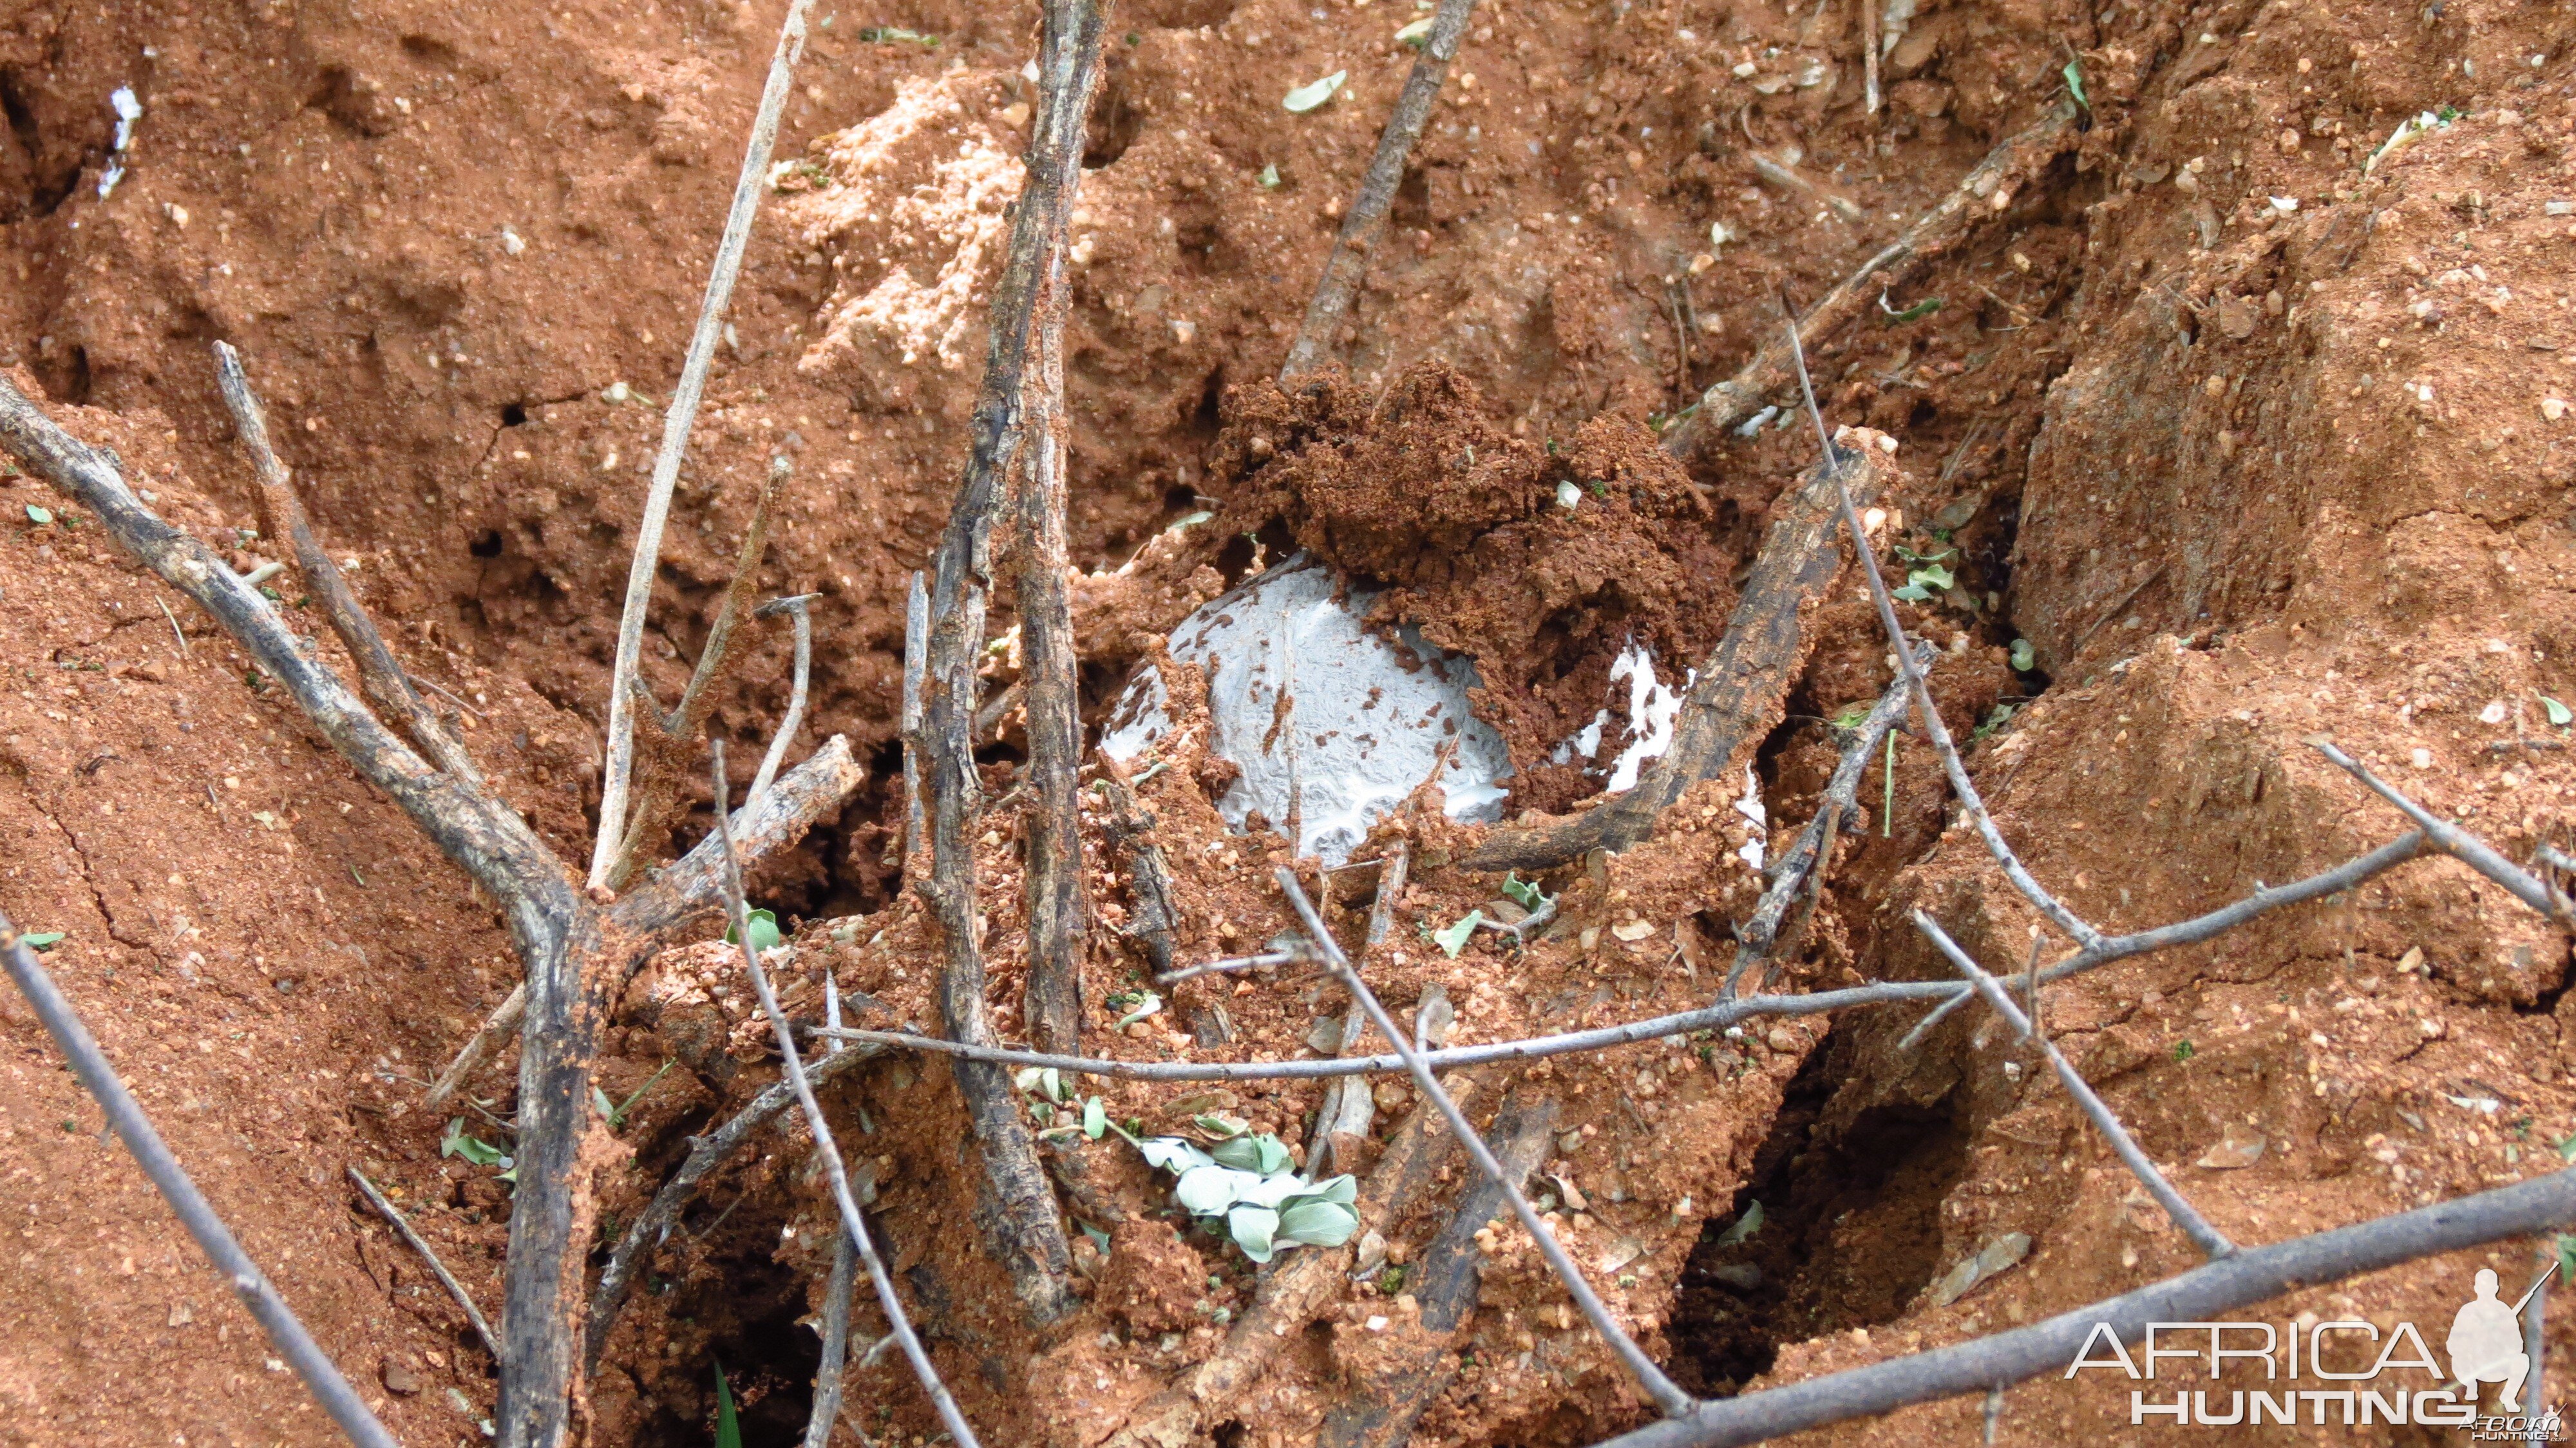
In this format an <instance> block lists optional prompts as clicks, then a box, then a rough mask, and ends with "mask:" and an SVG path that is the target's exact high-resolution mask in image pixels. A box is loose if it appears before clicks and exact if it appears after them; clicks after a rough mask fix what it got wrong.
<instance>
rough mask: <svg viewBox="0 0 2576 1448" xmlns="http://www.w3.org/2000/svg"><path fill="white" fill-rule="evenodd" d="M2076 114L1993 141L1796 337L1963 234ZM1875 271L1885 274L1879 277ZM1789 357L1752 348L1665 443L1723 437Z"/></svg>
mask: <svg viewBox="0 0 2576 1448" xmlns="http://www.w3.org/2000/svg"><path fill="white" fill-rule="evenodd" d="M2075 116H2076V108H2075V103H2074V101H2073V100H2072V99H2067V100H2062V101H2060V102H2059V103H2058V104H2057V105H2056V106H2055V107H2053V108H2052V109H2051V110H2050V111H2049V112H2048V114H2046V115H2044V116H2042V117H2041V118H2040V119H2039V120H2038V121H2037V122H2035V123H2033V124H2032V125H2031V126H2030V127H2029V128H2028V129H2026V130H2024V131H2022V132H2020V133H2019V134H2017V135H2013V136H2009V137H2006V138H2005V139H2004V140H2003V141H2002V142H2000V143H1998V144H1997V145H1996V147H1995V148H1994V149H1993V150H1992V151H1989V152H1988V153H1986V158H1985V159H1984V160H1982V161H1979V162H1978V163H1977V164H1976V166H1975V167H1974V168H1973V169H1971V170H1970V171H1969V172H1968V174H1967V175H1965V176H1963V177H1961V178H1959V184H1958V185H1957V186H1955V187H1953V188H1951V190H1950V192H1949V194H1948V195H1946V196H1944V197H1942V198H1941V201H1940V203H1939V204H1938V205H1936V206H1934V207H1933V208H1932V209H1931V210H1929V211H1927V212H1925V213H1923V215H1922V216H1920V217H1918V218H1917V219H1916V220H1915V222H1914V224H1913V225H1912V226H1909V227H1907V228H1906V230H1905V234H1904V235H1902V236H1900V237H1898V238H1897V239H1896V240H1895V241H1893V242H1891V243H1889V244H1888V245H1887V246H1885V247H1883V248H1881V249H1880V250H1879V252H1878V254H1877V255H1875V256H1872V257H1871V258H1870V259H1869V260H1867V261H1864V262H1862V263H1861V264H1860V266H1859V268H1858V269H1857V270H1855V271H1853V272H1852V273H1851V275H1849V276H1847V277H1845V278H1844V279H1843V280H1842V281H1840V282H1837V283H1835V284H1834V286H1833V287H1832V288H1831V289H1830V290H1828V291H1827V292H1826V293H1825V294H1824V295H1823V296H1821V297H1818V298H1817V299H1816V303H1815V305H1813V306H1811V307H1809V308H1808V309H1807V310H1806V312H1805V314H1804V315H1802V316H1800V317H1799V318H1798V334H1799V336H1800V337H1801V339H1802V340H1803V341H1805V342H1817V341H1822V340H1823V339H1824V336H1825V334H1826V333H1828V332H1830V331H1832V330H1834V329H1835V328H1836V327H1839V326H1841V325H1842V324H1843V323H1845V322H1848V321H1850V320H1852V319H1853V318H1854V317H1857V316H1859V315H1861V314H1862V313H1863V312H1864V311H1866V310H1868V308H1869V306H1870V302H1871V299H1872V298H1873V297H1875V296H1876V295H1877V294H1878V292H1879V291H1880V289H1881V288H1883V287H1887V286H1893V285H1895V284H1897V283H1899V282H1902V281H1903V280H1904V279H1905V278H1906V277H1907V276H1909V275H1911V274H1912V273H1913V271H1914V269H1915V268H1916V267H1917V266H1919V265H1921V264H1922V263H1923V262H1925V261H1927V260H1929V259H1931V258H1932V257H1934V256H1938V255H1941V254H1943V253H1945V252H1947V251H1949V250H1950V247H1951V244H1952V243H1954V242H1956V241H1957V240H1958V239H1959V238H1960V237H1961V236H1963V235H1965V234H1966V233H1967V230H1968V227H1969V225H1970V223H1972V222H1974V221H1975V220H1976V219H1977V218H1978V217H1979V216H1984V215H1992V214H1993V213H1994V212H1995V211H1996V210H1997V209H1998V208H1996V206H1995V205H1994V199H1995V198H1997V197H2004V198H2006V199H2007V200H2009V198H2010V197H2011V195H2012V190H2011V187H2012V182H2011V180H2010V178H2011V177H2012V176H2013V175H2014V174H2015V173H2017V172H2020V171H2023V170H2025V169H2027V170H2032V171H2036V170H2037V169H2039V168H2040V167H2042V166H2045V165H2047V164H2048V162H2049V161H2050V160H2051V159H2053V158H2054V157H2055V156H2056V155H2057V153H2058V152H2060V151H2062V150H2064V149H2065V148H2066V147H2068V146H2070V145H2072V144H2074V143H2075V140H2076V138H2077V133H2076V130H2075ZM1882 275H1884V277H1885V280H1880V278H1881V276H1882ZM1789 362H1790V357H1789V350H1788V349H1787V348H1785V347H1782V346H1780V345H1779V344H1777V343H1772V344H1769V345H1766V346H1764V347H1762V348H1760V349H1759V350H1757V351H1756V352H1755V353H1754V354H1753V358H1752V360H1751V361H1748V362H1746V363H1745V364H1744V365H1743V366H1742V367H1741V368H1739V369H1737V371H1736V373H1735V375H1734V376H1732V377H1729V378H1727V379H1726V380H1725V381H1723V382H1719V383H1716V384H1714V385H1712V386H1710V387H1709V388H1708V389H1707V390H1706V391H1704V392H1702V393H1701V394H1700V397H1699V403H1698V405H1697V406H1696V407H1694V408H1692V409H1691V410H1689V411H1688V412H1686V413H1685V414H1684V415H1682V416H1681V417H1680V418H1678V419H1677V420H1676V421H1675V422H1674V423H1673V425H1672V426H1671V427H1669V428H1667V429H1666V430H1665V432H1664V448H1665V450H1666V451H1669V452H1672V453H1676V454H1687V453H1688V452H1690V451H1691V450H1692V449H1694V448H1696V447H1697V446H1698V445H1699V444H1700V443H1702V442H1704V441H1708V440H1712V439H1718V438H1723V437H1724V436H1725V435H1726V434H1727V433H1729V432H1731V431H1733V430H1734V429H1735V427H1736V425H1737V424H1739V423H1741V422H1743V421H1744V420H1745V419H1747V418H1750V417H1752V416H1753V415H1754V414H1756V413H1758V412H1760V411H1761V410H1762V409H1763V407H1764V406H1766V405H1768V403H1769V400H1770V398H1771V397H1772V396H1773V395H1774V394H1775V393H1777V392H1779V391H1780V390H1781V389H1783V388H1785V387H1786V386H1788V384H1789V383H1790V382H1791V381H1792V380H1794V379H1793V378H1792V376H1791V374H1790V370H1789Z"/></svg>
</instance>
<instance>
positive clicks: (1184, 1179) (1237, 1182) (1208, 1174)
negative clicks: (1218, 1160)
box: [1172, 1164, 1258, 1217]
mask: <svg viewBox="0 0 2576 1448" xmlns="http://www.w3.org/2000/svg"><path fill="white" fill-rule="evenodd" d="M1257 1182H1258V1179H1257V1178H1255V1177H1254V1176H1253V1175H1252V1174H1251V1173H1250V1172H1244V1171H1236V1170H1235V1169H1234V1168H1232V1167H1224V1166H1216V1165H1213V1164H1211V1165H1208V1166H1194V1167H1191V1168H1190V1169H1189V1170H1188V1171H1185V1172H1183V1173H1181V1179H1180V1180H1179V1181H1177V1182H1175V1183H1173V1184H1172V1200H1174V1201H1176V1202H1179V1203H1180V1204H1181V1205H1182V1206H1183V1207H1186V1208H1188V1209H1189V1212H1190V1215H1192V1216H1194V1217H1213V1216H1216V1215H1218V1214H1219V1213H1221V1212H1224V1211H1225V1210H1226V1209H1227V1208H1229V1207H1231V1206H1233V1205H1234V1204H1235V1203H1236V1202H1238V1201H1240V1200H1242V1198H1243V1189H1244V1188H1245V1187H1247V1186H1252V1185H1256V1184H1257Z"/></svg>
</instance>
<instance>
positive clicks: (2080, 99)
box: [2058, 60, 2093, 111]
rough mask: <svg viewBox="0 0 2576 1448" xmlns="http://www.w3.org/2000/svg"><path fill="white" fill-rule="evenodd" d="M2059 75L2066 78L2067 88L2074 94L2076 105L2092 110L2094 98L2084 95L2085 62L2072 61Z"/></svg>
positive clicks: (2067, 63)
mask: <svg viewBox="0 0 2576 1448" xmlns="http://www.w3.org/2000/svg"><path fill="white" fill-rule="evenodd" d="M2058 74H2060V75H2062V76H2064V77H2066V88H2067V90H2068V91H2070V92H2072V93H2073V94H2074V96H2075V103H2076V104H2077V105H2079V106H2082V107H2083V108H2084V109H2085V110H2087V111H2090V110H2092V109H2093V101H2092V98H2091V97H2089V96H2087V95H2085V94H2084V62H2082V61H2080V60H2070V61H2068V62H2066V68H2065V69H2064V70H2062V71H2059V72H2058Z"/></svg>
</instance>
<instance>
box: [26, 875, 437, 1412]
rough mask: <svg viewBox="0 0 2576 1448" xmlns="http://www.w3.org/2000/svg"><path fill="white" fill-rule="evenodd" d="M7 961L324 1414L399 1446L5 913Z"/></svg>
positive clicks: (113, 1121) (92, 1090)
mask: <svg viewBox="0 0 2576 1448" xmlns="http://www.w3.org/2000/svg"><path fill="white" fill-rule="evenodd" d="M0 966H6V967H7V968H8V972H9V978H10V979H11V980H12V981H15V982H16V983H17V986H18V989H19V991H20V992H21V993H23V994H24V995H25V996H26V997H27V1003H28V1004H29V1005H31V1006H34V1007H35V1008H36V1018H37V1019H38V1020H40V1021H42V1022H44V1026H45V1031H46V1033H47V1034H48V1035H51V1036H52V1037H53V1038H54V1044H55V1045H56V1046H58V1047H60V1048H61V1049H62V1053H63V1055H64V1056H65V1057H67V1058H68V1059H69V1060H70V1063H71V1068H72V1075H73V1076H74V1077H76V1078H78V1080H79V1081H80V1084H81V1087H82V1089H84V1090H86V1091H88V1092H89V1094H90V1095H91V1096H92V1097H93V1098H95V1099H96V1100H97V1101H98V1104H99V1109H100V1110H101V1111H103V1112H105V1113H106V1116H107V1124H108V1125H109V1126H111V1127H114V1128H115V1129H116V1134H117V1136H118V1137H119V1138H120V1139H122V1140H123V1141H124V1142H125V1149H126V1150H127V1151H130V1152H132V1153H134V1161H135V1164H136V1165H137V1166H140V1167H142V1168H143V1175H144V1176H145V1177H147V1178H149V1179H150V1180H151V1183H152V1185H153V1188H154V1189H155V1190H157V1191H159V1192H160V1193H161V1197H162V1200H164V1201H166V1202H168V1203H169V1204H170V1210H171V1211H173V1212H175V1213H177V1214H178V1218H179V1222H180V1225H182V1226H184V1227H186V1228H187V1229H188V1235H189V1236H191V1237H194V1238H196V1239H197V1245H198V1247H200V1248H202V1249H203V1250H204V1251H205V1254H206V1255H207V1256H208V1257H209V1258H211V1259H213V1261H214V1264H215V1270H216V1271H218V1272H220V1273H222V1274H223V1276H224V1279H225V1281H226V1282H228V1283H230V1284H231V1286H232V1289H233V1291H234V1293H235V1294H237V1295H238V1296H239V1297H240V1298H241V1300H242V1305H243V1306H244V1307H247V1308H249V1309H250V1315H251V1316H252V1317H254V1318H256V1319H258V1321H259V1326H260V1330H261V1331H263V1332H265V1333H267V1334H268V1340H269V1341H270V1342H271V1343H273V1344H275V1345H276V1347H277V1352H278V1356H280V1357H282V1358H284V1359H286V1361H287V1364H288V1365H289V1366H291V1367H293V1368H294V1369H295V1375H296V1376H297V1377H300V1378H302V1379H303V1380H304V1385H305V1387H306V1388H307V1389H309V1390H310V1391H311V1392H312V1394H313V1397H314V1400H315V1401H317V1402H319V1403H320V1404H321V1405H322V1411H324V1412H326V1413H328V1414H330V1415H331V1421H332V1422H334V1423H337V1424H339V1425H340V1431H341V1432H343V1433H346V1434H348V1435H349V1440H350V1441H351V1442H353V1443H356V1444H358V1445H359V1448H395V1443H394V1438H393V1435H392V1434H390V1433H388V1432H386V1431H385V1428H384V1425H383V1424H382V1423H379V1422H377V1421H376V1417H375V1415H374V1414H373V1413H370V1412H368V1411H367V1405H366V1404H365V1403H364V1402H362V1401H360V1400H359V1397H358V1394H357V1391H356V1390H355V1389H354V1388H351V1387H350V1386H349V1380H348V1379H346V1378H344V1377H342V1376H340V1370H339V1368H337V1367H335V1366H333V1365H332V1362H331V1356H330V1354H328V1353H326V1352H324V1351H323V1350H322V1345H321V1344H319V1343H317V1342H315V1341H314V1340H313V1335H312V1334H311V1333H309V1332H306V1331H305V1330H304V1324H303V1323H301V1322H299V1321H297V1320H296V1317H295V1312H294V1310H293V1309H292V1308H289V1307H288V1306H287V1305H286V1300H285V1299H284V1298H282V1297H280V1296H278V1295H277V1288H276V1287H275V1286H273V1285H272V1284H271V1283H270V1282H269V1280H268V1278H267V1277H266V1275H264V1274H263V1273H261V1271H260V1270H259V1265H258V1264H257V1263H255V1262H253V1261H251V1259H250V1254H249V1253H247V1252H244V1251H243V1250H242V1248H241V1243H240V1242H238V1241H236V1240H234V1238H233V1234H232V1232H231V1231H230V1229H228V1228H226V1227H225V1226H224V1223H223V1219H222V1218H221V1217H218V1216H216V1215H215V1209H214V1207H213V1206H211V1205H209V1204H208V1203H207V1201H206V1197H205V1194H204V1193H203V1192H200V1191H198V1190H197V1184H196V1183H195V1182H194V1181H191V1180H190V1179H189V1177H188V1172H187V1169H186V1168H184V1167H182V1166H180V1165H179V1159H178V1158H177V1157H175V1156H172V1155H171V1154H170V1148H169V1146H168V1145H167V1144H166V1143H164V1142H163V1141H162V1140H161V1134H160V1133H159V1132H157V1131H154V1130H153V1129H152V1122H151V1120H150V1119H149V1118H147V1117H145V1116H144V1114H143V1108H142V1107H141V1106H139V1105H137V1104H136V1103H135V1100H134V1097H133V1094H132V1093H130V1092H128V1091H127V1090H126V1089H125V1083H124V1082H122V1081H120V1080H118V1079H117V1075H116V1067H115V1066H114V1064H112V1063H111V1062H110V1061H109V1060H108V1059H107V1054H106V1053H105V1052H103V1051H101V1050H100V1049H99V1047H98V1042H97V1040H96V1039H95V1038H93V1037H92V1036H91V1035H90V1033H89V1028H88V1027H86V1026H84V1025H82V1024H81V1019H80V1015H79V1013H78V1012H76V1011H74V1010H73V1009H72V1004H71V1002H70V1001H68V1000H66V999H64V997H63V993H62V991H61V990H60V989H58V988H57V987H56V986H55V985H54V981H53V977H52V976H50V975H48V974H46V972H45V968H44V967H43V966H42V965H39V964H38V963H37V961H36V952H35V951H33V950H31V949H29V948H28V946H27V944H26V942H25V941H24V940H21V939H20V938H19V936H18V927H17V926H16V925H14V924H12V923H11V922H10V920H9V917H8V916H6V915H0Z"/></svg>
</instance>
